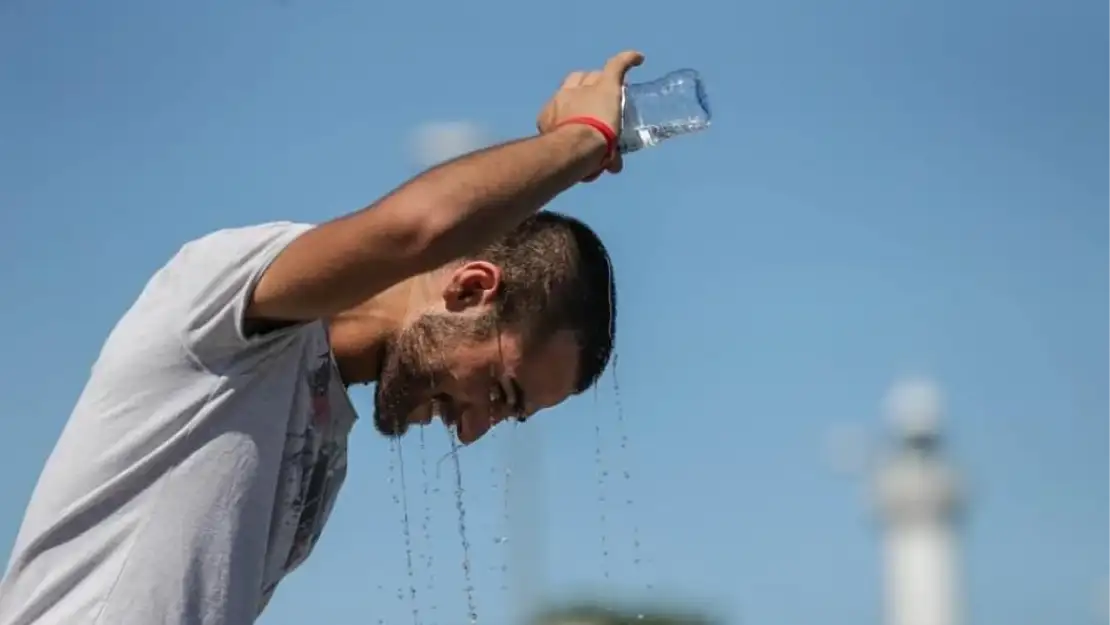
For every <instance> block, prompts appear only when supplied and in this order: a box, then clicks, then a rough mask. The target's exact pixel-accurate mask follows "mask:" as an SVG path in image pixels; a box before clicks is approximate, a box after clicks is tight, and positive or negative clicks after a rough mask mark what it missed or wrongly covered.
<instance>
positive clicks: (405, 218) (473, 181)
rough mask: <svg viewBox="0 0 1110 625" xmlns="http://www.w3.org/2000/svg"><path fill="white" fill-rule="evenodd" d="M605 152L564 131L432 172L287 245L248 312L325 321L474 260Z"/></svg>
mask: <svg viewBox="0 0 1110 625" xmlns="http://www.w3.org/2000/svg"><path fill="white" fill-rule="evenodd" d="M605 148H606V146H605V141H604V138H603V137H602V136H601V135H600V134H599V133H597V132H596V131H595V130H593V129H591V128H589V127H586V126H580V125H570V126H566V127H564V128H560V129H557V130H556V131H554V132H550V133H547V134H544V135H541V136H538V137H533V138H530V139H524V140H521V141H516V142H513V143H508V144H504V145H500V146H496V147H492V148H488V149H486V150H481V151H479V152H475V153H473V154H469V155H466V156H463V157H461V158H458V159H455V160H453V161H451V162H448V163H445V164H443V165H440V166H438V167H435V168H433V169H431V170H429V171H427V172H425V173H423V174H421V175H419V176H417V177H416V178H414V179H412V180H411V181H409V182H408V183H406V184H405V185H403V186H401V187H400V188H398V189H397V190H395V191H394V192H393V193H391V194H389V195H388V196H386V197H384V198H382V199H381V200H379V201H378V202H376V203H375V204H373V205H372V206H370V207H368V208H366V209H363V210H361V211H359V212H357V213H353V214H351V215H347V216H345V217H342V218H340V219H337V220H335V221H332V222H329V223H326V224H323V225H321V226H319V227H317V228H314V229H313V230H311V231H309V232H307V233H305V234H304V235H302V236H301V237H300V238H298V239H297V240H296V241H294V242H293V243H292V244H290V245H289V247H288V248H287V249H286V250H285V251H284V252H283V253H282V254H281V255H280V256H279V257H278V258H277V259H276V260H275V262H274V263H273V265H272V266H271V267H270V269H269V270H268V271H267V274H266V276H264V277H263V281H262V283H261V284H260V285H259V289H260V291H256V298H255V302H256V304H257V305H256V307H255V310H253V311H252V312H253V313H254V315H255V316H259V317H269V318H284V319H312V318H317V317H326V316H330V315H333V314H335V313H337V312H339V311H342V310H345V309H347V308H350V307H352V306H354V305H356V304H358V303H360V302H362V301H364V300H366V299H368V298H370V297H372V296H374V295H376V294H377V293H379V292H381V291H383V290H385V289H387V288H389V287H391V286H393V285H394V284H396V283H398V282H400V281H402V280H404V279H406V278H408V277H411V276H414V275H417V274H419V273H423V272H425V271H429V270H431V269H434V268H436V267H439V266H442V265H443V264H445V263H447V262H450V261H451V260H454V259H457V258H460V257H462V256H465V255H466V254H469V253H472V252H475V251H478V250H480V249H481V248H482V247H484V246H485V245H487V244H488V243H490V242H492V241H494V240H496V239H497V238H498V237H500V236H502V235H504V234H505V233H507V232H508V231H509V230H511V229H512V228H514V227H515V226H516V225H518V224H519V223H520V222H522V221H524V220H525V219H526V218H528V217H529V216H530V215H532V214H533V213H535V212H536V211H538V210H539V209H540V208H542V207H543V206H544V205H545V204H546V203H548V202H549V201H551V200H552V199H553V198H554V197H555V196H556V195H558V194H559V193H561V192H562V191H565V190H566V189H568V188H570V187H571V186H573V185H574V184H575V183H577V182H579V181H580V180H582V179H583V178H584V177H586V176H588V175H589V174H591V173H593V172H595V171H596V170H597V168H598V167H599V166H600V164H601V160H602V158H603V157H604V154H605Z"/></svg>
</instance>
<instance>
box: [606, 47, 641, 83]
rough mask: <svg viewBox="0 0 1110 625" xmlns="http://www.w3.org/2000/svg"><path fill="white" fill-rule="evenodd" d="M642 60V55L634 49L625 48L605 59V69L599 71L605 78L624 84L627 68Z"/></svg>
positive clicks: (636, 64)
mask: <svg viewBox="0 0 1110 625" xmlns="http://www.w3.org/2000/svg"><path fill="white" fill-rule="evenodd" d="M643 62H644V55H642V54H640V53H639V52H636V51H635V50H625V51H624V52H621V53H620V54H618V55H616V56H614V57H613V58H611V59H609V60H608V61H606V62H605V69H603V70H601V73H602V74H603V75H604V77H605V78H606V79H607V80H613V81H616V82H617V83H618V84H624V77H625V76H626V75H627V74H628V70H630V69H632V68H633V67H636V66H638V65H639V64H640V63H643Z"/></svg>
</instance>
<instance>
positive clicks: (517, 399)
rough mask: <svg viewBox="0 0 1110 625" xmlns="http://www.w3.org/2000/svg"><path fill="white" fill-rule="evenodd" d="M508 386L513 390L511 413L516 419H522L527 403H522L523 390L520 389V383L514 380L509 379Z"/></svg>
mask: <svg viewBox="0 0 1110 625" xmlns="http://www.w3.org/2000/svg"><path fill="white" fill-rule="evenodd" d="M509 386H511V387H512V388H513V412H515V413H516V414H517V416H518V417H523V416H525V415H524V406H526V405H527V402H525V401H524V389H522V388H520V383H519V382H517V381H516V378H509Z"/></svg>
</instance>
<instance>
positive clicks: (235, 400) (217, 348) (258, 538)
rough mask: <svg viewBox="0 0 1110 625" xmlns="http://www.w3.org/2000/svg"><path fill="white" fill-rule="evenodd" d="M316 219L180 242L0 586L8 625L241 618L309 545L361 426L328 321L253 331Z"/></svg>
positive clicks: (36, 501)
mask: <svg viewBox="0 0 1110 625" xmlns="http://www.w3.org/2000/svg"><path fill="white" fill-rule="evenodd" d="M310 227H311V226H307V225H303V224H292V223H274V224H266V225H262V226H255V227H249V228H239V229H231V230H223V231H220V232H216V233H214V234H211V235H208V236H206V237H203V238H201V239H198V240H196V241H193V242H191V243H189V244H187V245H185V246H184V247H183V248H182V249H181V251H180V252H178V254H177V255H176V256H175V257H174V258H173V259H172V260H171V261H170V262H169V263H168V264H167V265H166V266H165V267H163V268H162V269H161V270H160V271H159V272H158V273H157V274H155V276H154V277H153V278H152V279H151V280H150V282H149V283H148V284H147V286H146V288H145V289H144V290H143V292H142V294H141V295H140V296H139V299H138V301H136V302H135V304H134V305H133V306H132V307H131V309H130V310H129V311H128V312H127V313H126V315H124V317H123V319H121V320H120V322H119V324H118V325H117V326H116V327H115V328H114V329H113V331H112V333H111V335H110V336H109V337H108V340H107V342H106V343H105V344H104V347H103V348H102V350H101V353H100V356H99V358H98V359H97V361H96V364H95V365H94V366H93V369H92V374H91V376H90V377H89V381H88V384H87V386H86V387H85V389H84V392H83V393H82V394H81V398H80V399H79V400H78V402H77V406H76V408H74V410H73V413H72V415H71V416H70V419H69V422H68V423H67V424H66V427H65V430H64V431H63V433H62V435H61V438H60V439H59V441H58V443H57V446H56V447H55V448H54V451H53V453H52V454H51V456H50V458H49V460H48V461H47V463H46V467H45V468H44V469H43V472H42V475H41V477H40V478H39V482H38V485H37V486H36V488H35V491H34V494H33V495H32V497H31V502H30V504H29V505H28V507H27V513H26V516H25V518H24V520H23V525H22V527H21V528H20V531H19V535H18V537H17V539H16V542H15V547H14V549H13V551H12V556H11V560H10V562H9V564H8V569H7V572H6V574H5V577H4V579H3V581H2V582H0V625H31V624H34V625H94V624H98V625H161V624H166V625H244V624H249V623H252V622H254V620H255V619H256V618H257V616H258V614H259V613H260V612H261V610H262V609H263V608H264V607H265V605H266V603H267V602H268V601H269V599H270V597H271V595H272V593H273V591H274V588H275V587H276V586H277V584H278V582H280V581H281V579H282V578H283V577H284V576H285V575H286V574H288V573H289V572H290V571H292V570H293V569H294V568H296V567H297V566H298V565H299V564H300V563H301V562H302V561H303V560H304V559H305V558H306V557H307V556H308V554H309V553H310V552H311V551H312V548H313V546H314V545H315V543H316V540H317V539H318V538H319V536H320V532H321V530H322V529H323V527H324V523H325V522H326V521H327V519H328V516H329V514H330V513H331V510H332V506H333V505H334V503H335V496H336V493H337V491H338V490H339V487H340V486H341V485H342V483H343V479H344V477H345V475H346V469H347V435H348V433H349V432H350V429H351V426H352V425H353V424H354V421H355V419H356V418H357V416H356V414H355V410H354V408H353V407H352V406H351V402H350V399H349V398H348V396H347V392H346V389H345V387H344V385H343V383H342V381H341V380H340V379H339V374H338V370H337V369H336V366H335V361H334V359H333V357H332V354H331V349H330V347H329V344H328V337H327V333H326V329H325V327H324V324H323V323H322V322H320V321H316V322H313V323H308V324H303V325H299V326H295V327H291V328H288V329H284V330H280V331H277V332H274V333H270V334H266V335H263V336H257V337H247V336H244V333H243V327H242V321H243V312H244V310H245V307H246V305H247V302H248V300H249V297H250V293H251V291H252V289H253V288H254V286H255V284H256V283H257V281H258V279H259V277H260V276H261V275H262V272H263V271H264V270H265V269H266V267H267V266H268V265H269V264H270V263H271V262H272V261H273V260H274V258H275V257H276V256H277V254H278V253H279V252H280V251H281V250H282V249H283V248H284V247H285V246H286V245H288V244H289V242H291V241H292V240H293V239H295V238H296V237H297V236H298V235H299V234H301V233H303V232H305V231H306V230H308V229H309V228H310Z"/></svg>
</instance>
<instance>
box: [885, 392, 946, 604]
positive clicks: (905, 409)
mask: <svg viewBox="0 0 1110 625" xmlns="http://www.w3.org/2000/svg"><path fill="white" fill-rule="evenodd" d="M940 404H941V401H940V394H939V393H938V391H937V390H936V388H935V387H934V386H933V385H932V384H931V383H930V382H928V381H924V380H912V381H906V382H903V383H900V384H897V385H895V387H894V388H893V389H892V390H891V392H890V395H889V396H888V397H887V406H886V408H887V412H888V414H889V417H890V418H891V421H892V423H893V426H894V434H895V435H894V439H895V440H894V445H893V449H891V450H890V453H889V454H888V455H887V456H886V457H885V458H884V461H883V462H881V463H880V465H879V467H878V470H877V474H876V476H875V477H876V480H875V497H876V503H877V507H878V510H879V514H880V519H881V522H882V525H883V559H884V577H885V579H884V582H885V602H886V623H887V625H961V624H962V620H963V619H962V615H961V611H962V607H961V602H960V596H959V594H960V592H959V589H960V579H959V566H958V560H959V557H958V544H957V529H958V525H959V521H960V516H961V512H962V508H963V506H962V503H963V502H962V497H961V492H960V490H961V489H960V484H959V479H958V476H957V475H956V472H955V470H954V469H953V468H952V467H951V466H950V465H949V464H948V463H947V462H946V460H945V458H944V456H943V454H942V453H941V451H942V450H941V441H942V438H941V435H940V411H941V405H940Z"/></svg>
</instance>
